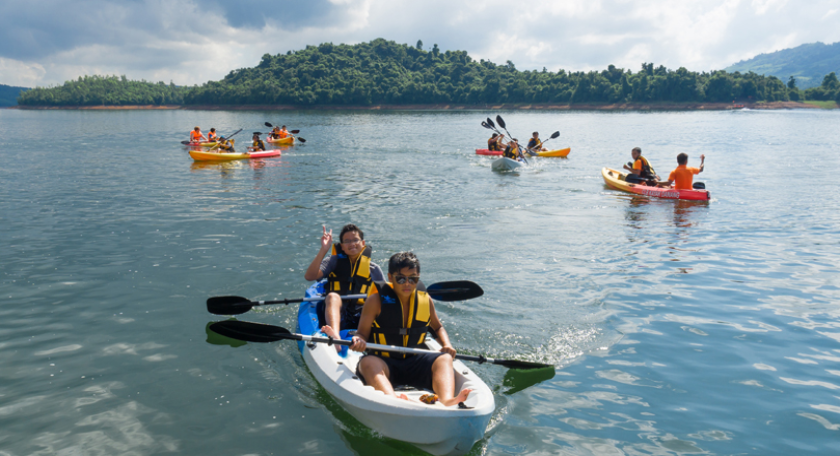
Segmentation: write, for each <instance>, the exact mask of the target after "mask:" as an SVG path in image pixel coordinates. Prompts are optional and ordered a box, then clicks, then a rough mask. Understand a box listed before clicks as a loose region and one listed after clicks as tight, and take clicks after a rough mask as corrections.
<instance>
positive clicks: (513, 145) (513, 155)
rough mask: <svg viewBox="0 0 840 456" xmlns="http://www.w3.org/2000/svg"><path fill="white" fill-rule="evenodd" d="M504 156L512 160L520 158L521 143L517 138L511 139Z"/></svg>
mask: <svg viewBox="0 0 840 456" xmlns="http://www.w3.org/2000/svg"><path fill="white" fill-rule="evenodd" d="M502 156H503V157H506V158H510V159H511V160H519V143H518V142H517V139H516V138H513V139H511V140H510V142H509V143H508V145H507V147H505V151H504V152H503V153H502Z"/></svg>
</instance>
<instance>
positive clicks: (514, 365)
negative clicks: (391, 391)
mask: <svg viewBox="0 0 840 456" xmlns="http://www.w3.org/2000/svg"><path fill="white" fill-rule="evenodd" d="M210 330H211V331H213V332H215V333H217V334H220V335H222V336H225V337H230V338H232V339H237V340H244V341H246V342H275V341H278V340H302V341H305V342H313V343H320V344H329V345H332V344H336V345H346V346H348V347H349V346H350V345H353V341H350V340H343V339H334V338H330V337H318V336H306V335H303V334H295V333H292V332H289V330H287V329H286V328H281V327H279V326H273V325H264V324H260V323H251V322H247V321H237V320H227V321H220V322H217V323H213V324H212V325H210ZM367 348H368V349H369V350H375V351H386V352H392V353H404V354H413V355H418V354H426V353H438V352H435V351H432V350H422V349H419V348H408V347H396V346H393V345H380V344H367ZM455 358H456V359H461V360H464V361H475V362H478V363H491V364H498V365H500V366H505V367H509V368H511V369H544V368H547V367H553V366H551V365H550V364H542V363H533V362H530V361H518V360H515V359H495V358H488V357H486V356H483V355H479V356H472V355H462V354H460V353H458V354H456V355H455Z"/></svg>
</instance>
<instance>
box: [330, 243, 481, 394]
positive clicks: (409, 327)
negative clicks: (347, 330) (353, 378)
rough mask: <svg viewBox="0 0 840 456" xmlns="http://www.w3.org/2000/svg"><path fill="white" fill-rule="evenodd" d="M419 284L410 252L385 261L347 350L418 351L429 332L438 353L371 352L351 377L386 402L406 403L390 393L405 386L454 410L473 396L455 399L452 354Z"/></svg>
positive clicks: (416, 264)
mask: <svg viewBox="0 0 840 456" xmlns="http://www.w3.org/2000/svg"><path fill="white" fill-rule="evenodd" d="M419 283H420V261H419V260H417V257H416V256H415V255H414V254H413V253H411V252H400V253H397V254H395V255H394V256H392V257H391V259H390V260H389V261H388V282H375V283H374V285H375V290H374V292H373V294H371V295H370V296H368V298H367V300H366V301H365V305H364V307H363V308H362V316H361V319H360V321H359V329H358V330H357V331H356V335H354V336H353V345H351V346H350V349H351V350H355V351H360V352H363V351H365V349H366V347H367V343H368V342H371V343H378V344H386V345H398V346H403V347H417V346H418V345H420V344H422V343H423V341H424V340H425V338H426V332H427V331H428V330H429V328H431V329H432V330H434V331H435V334H436V335H437V340H438V342H440V344H441V349H440V353H428V354H422V355H406V354H399V353H390V352H373V353H370V354H368V355H365V356H363V357H362V359H361V360H360V361H359V364H358V366H357V368H356V375H357V376H358V377H359V379H360V380H362V382H363V383H365V384H366V385H369V386H372V387H373V388H374V389H376V390H377V391H382V392H383V393H385V394H387V395H389V396H394V397H398V398H400V399H408V398H407V397H406V396H405V395H404V394H399V395H397V394H396V392H394V387H393V385H395V384H396V385H408V386H412V387H415V388H422V389H427V390H431V391H434V393H435V394H436V395H437V396H438V398H439V400H440V402H441V403H442V404H443V405H444V406H451V405H455V404H458V403H459V402H463V401H465V400H467V397H468V396H469V394H470V392H471V391H472V390H470V389H468V388H465V389H463V390H461V392H460V393H458V395H457V396H456V395H455V372H454V370H453V368H452V360H453V359H454V358H455V348H453V347H452V344H451V343H450V341H449V335H448V334H447V333H446V330H445V329H444V328H443V325H442V324H441V322H440V319H438V316H437V312H436V311H435V303H434V301H432V298H431V297H430V296H429V295H428V294H427V293H426V292H425V291H422V290H419V289H418V284H419ZM325 329H327V330H328V331H329V330H330V328H325ZM324 332H325V333H326V334H328V335H330V336H333V335H332V334H330V333H329V332H327V331H324ZM333 337H334V336H333Z"/></svg>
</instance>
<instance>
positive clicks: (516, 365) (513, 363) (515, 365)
mask: <svg viewBox="0 0 840 456" xmlns="http://www.w3.org/2000/svg"><path fill="white" fill-rule="evenodd" d="M211 329H212V327H211ZM493 364H498V365H500V366H505V367H509V368H511V369H522V370H528V369H547V368H549V367H550V368H552V369H554V366H552V365H551V364H542V363H532V362H530V361H517V360H515V359H494V360H493Z"/></svg>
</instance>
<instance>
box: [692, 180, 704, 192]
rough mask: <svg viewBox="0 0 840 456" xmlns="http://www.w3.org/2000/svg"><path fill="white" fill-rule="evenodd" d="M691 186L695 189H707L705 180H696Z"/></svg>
mask: <svg viewBox="0 0 840 456" xmlns="http://www.w3.org/2000/svg"><path fill="white" fill-rule="evenodd" d="M691 187H692V188H693V189H695V190H706V183H705V182H695V183H694V184H693V185H692V186H691Z"/></svg>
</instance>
